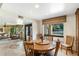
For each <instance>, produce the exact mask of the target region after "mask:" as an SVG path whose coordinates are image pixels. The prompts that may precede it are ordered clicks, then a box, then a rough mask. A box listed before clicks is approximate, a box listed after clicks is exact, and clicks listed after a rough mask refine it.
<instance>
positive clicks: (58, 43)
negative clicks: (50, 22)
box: [54, 41, 60, 56]
mask: <svg viewBox="0 0 79 59" xmlns="http://www.w3.org/2000/svg"><path fill="white" fill-rule="evenodd" d="M59 47H60V41H57V42H56V49H55V53H54V56H57V54H58V50H59Z"/></svg>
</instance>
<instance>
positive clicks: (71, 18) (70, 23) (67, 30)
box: [64, 14, 76, 50]
mask: <svg viewBox="0 0 79 59" xmlns="http://www.w3.org/2000/svg"><path fill="white" fill-rule="evenodd" d="M66 35H71V36H74V46H73V50H76V46H75V43H76V16H75V14H74V15H67V21H66V23H64V36H66ZM64 38H65V37H64Z"/></svg>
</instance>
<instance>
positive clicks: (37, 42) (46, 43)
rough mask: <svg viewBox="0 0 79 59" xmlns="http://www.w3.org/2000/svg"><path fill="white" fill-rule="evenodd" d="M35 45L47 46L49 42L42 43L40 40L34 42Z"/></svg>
mask: <svg viewBox="0 0 79 59" xmlns="http://www.w3.org/2000/svg"><path fill="white" fill-rule="evenodd" d="M35 43H36V44H39V45H49V44H50V42H49V41H48V40H43V42H42V41H41V40H36V41H35Z"/></svg>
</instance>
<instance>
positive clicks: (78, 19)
mask: <svg viewBox="0 0 79 59" xmlns="http://www.w3.org/2000/svg"><path fill="white" fill-rule="evenodd" d="M75 14H76V49H77V51H78V56H79V8H78V9H77V10H76V13H75Z"/></svg>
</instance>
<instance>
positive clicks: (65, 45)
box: [61, 44, 71, 47]
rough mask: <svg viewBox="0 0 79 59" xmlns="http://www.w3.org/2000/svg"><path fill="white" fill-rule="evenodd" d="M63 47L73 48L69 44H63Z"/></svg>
mask: <svg viewBox="0 0 79 59" xmlns="http://www.w3.org/2000/svg"><path fill="white" fill-rule="evenodd" d="M61 45H62V46H64V47H71V45H68V44H61Z"/></svg>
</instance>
